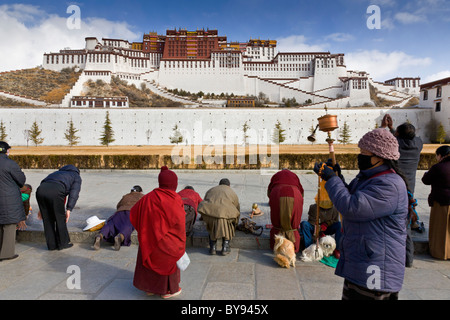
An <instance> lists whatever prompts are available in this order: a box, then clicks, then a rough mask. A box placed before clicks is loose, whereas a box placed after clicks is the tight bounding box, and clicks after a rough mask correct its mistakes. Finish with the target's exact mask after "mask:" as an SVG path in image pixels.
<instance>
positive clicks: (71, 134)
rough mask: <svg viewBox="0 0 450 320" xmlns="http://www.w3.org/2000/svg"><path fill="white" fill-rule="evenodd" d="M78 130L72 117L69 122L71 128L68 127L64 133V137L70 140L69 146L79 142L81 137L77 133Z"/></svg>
mask: <svg viewBox="0 0 450 320" xmlns="http://www.w3.org/2000/svg"><path fill="white" fill-rule="evenodd" d="M77 132H78V129H75V126H74V125H73V121H72V119H70V122H69V128H67V130H66V132H65V133H64V137H65V138H66V140H67V141H69V146H71V147H72V146H75V145H77V144H78V140H79V139H80V137H78V136H77V135H76V133H77Z"/></svg>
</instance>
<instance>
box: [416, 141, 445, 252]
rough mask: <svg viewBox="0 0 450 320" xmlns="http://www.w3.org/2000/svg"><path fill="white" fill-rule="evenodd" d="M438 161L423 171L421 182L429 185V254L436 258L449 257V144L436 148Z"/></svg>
mask: <svg viewBox="0 0 450 320" xmlns="http://www.w3.org/2000/svg"><path fill="white" fill-rule="evenodd" d="M436 159H437V161H438V163H436V164H435V165H433V166H432V167H431V168H430V170H428V171H427V172H425V174H424V175H423V177H422V182H423V183H424V184H426V185H431V193H430V195H429V196H428V204H429V206H430V207H431V212H430V230H429V234H428V237H429V246H430V254H431V255H432V256H433V257H434V258H437V259H443V260H447V259H449V258H450V146H441V147H439V148H437V149H436Z"/></svg>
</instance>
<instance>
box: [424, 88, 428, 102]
mask: <svg viewBox="0 0 450 320" xmlns="http://www.w3.org/2000/svg"><path fill="white" fill-rule="evenodd" d="M423 100H428V90H424V91H423Z"/></svg>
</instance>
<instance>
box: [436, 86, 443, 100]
mask: <svg viewBox="0 0 450 320" xmlns="http://www.w3.org/2000/svg"><path fill="white" fill-rule="evenodd" d="M441 96H442V87H437V88H436V98H440V97H441Z"/></svg>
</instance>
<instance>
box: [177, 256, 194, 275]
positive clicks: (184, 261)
mask: <svg viewBox="0 0 450 320" xmlns="http://www.w3.org/2000/svg"><path fill="white" fill-rule="evenodd" d="M190 263H191V259H189V256H188V254H187V253H186V252H185V253H184V254H183V256H182V257H181V258H180V260H178V261H177V267H178V269H180V270H181V271H184V270H186V268H187V267H188V266H189V264H190Z"/></svg>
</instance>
